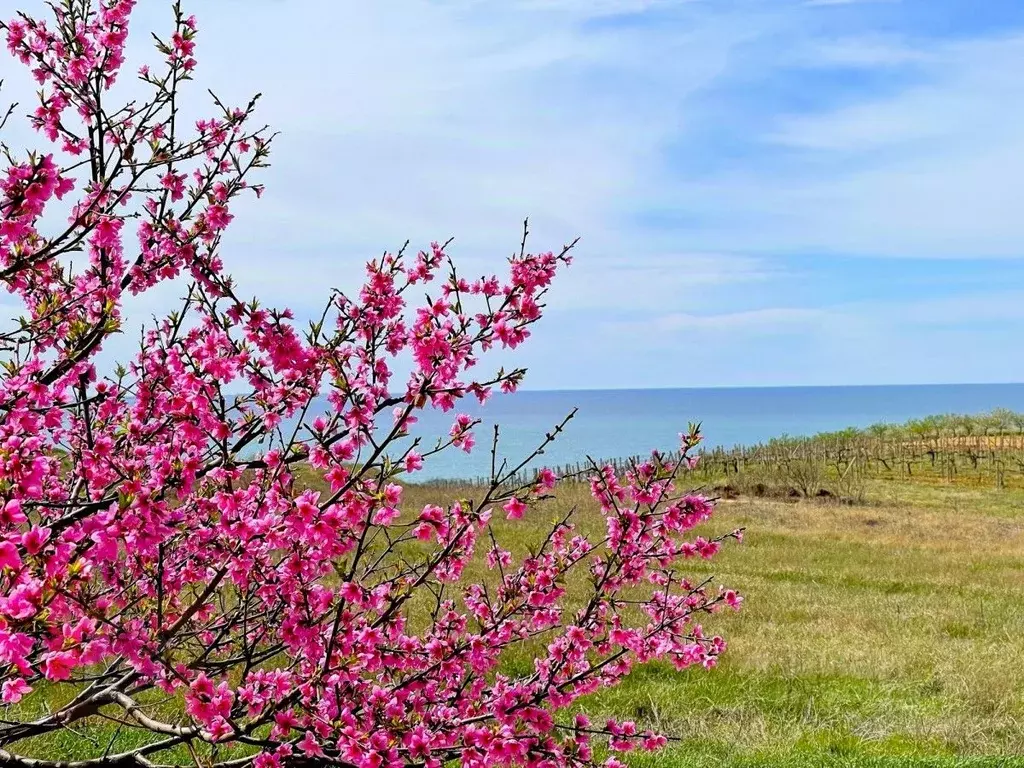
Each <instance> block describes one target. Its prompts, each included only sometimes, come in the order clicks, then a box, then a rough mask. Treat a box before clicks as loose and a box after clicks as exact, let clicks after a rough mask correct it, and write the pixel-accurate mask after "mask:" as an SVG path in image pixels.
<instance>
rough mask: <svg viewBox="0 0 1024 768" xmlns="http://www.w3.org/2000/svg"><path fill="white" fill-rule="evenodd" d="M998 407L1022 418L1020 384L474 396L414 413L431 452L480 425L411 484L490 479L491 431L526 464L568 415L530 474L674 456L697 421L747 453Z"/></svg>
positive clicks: (709, 438) (715, 441)
mask: <svg viewBox="0 0 1024 768" xmlns="http://www.w3.org/2000/svg"><path fill="white" fill-rule="evenodd" d="M996 408H1007V409H1009V410H1013V411H1020V412H1024V384H949V385H908V386H843V387H750V388H747V387H735V388H733V387H723V388H713V389H618V390H574V391H536V390H534V391H531V390H521V391H519V392H516V393H514V394H495V395H494V396H492V397H491V398H490V399H489V400H488V401H487V403H486V404H485V405H484V406H482V407H481V406H480V405H479V403H478V402H477V401H476V400H475V399H474V398H472V397H467V398H465V399H464V400H462V401H461V402H460V403H459V405H458V407H457V408H456V409H455V410H454V411H449V412H448V413H442V412H440V411H433V410H430V409H429V408H428V409H427V410H425V411H421V412H420V420H419V423H418V424H417V425H416V426H415V427H414V430H413V434H414V436H417V435H418V436H420V437H421V438H422V439H423V441H424V442H423V444H424V445H427V444H432V441H433V440H436V438H437V437H438V436H441V435H447V433H448V430H449V429H450V428H451V425H452V421H453V418H454V415H455V414H457V413H467V414H469V415H471V416H473V417H475V418H480V419H482V423H481V424H480V426H478V427H476V428H475V435H476V440H477V445H476V447H475V448H473V450H472V451H471V452H470V453H468V454H467V453H465V452H463V451H461V450H459V449H455V448H449V449H447V450H445V451H443V452H441V453H439V454H437V455H435V456H432V457H430V460H429V461H428V462H427V463H426V464H425V466H424V468H423V470H422V471H421V472H418V473H416V474H415V475H413V476H412V477H410V480H437V479H466V478H476V477H481V476H485V475H488V474H489V471H490V465H491V442H492V438H493V434H494V425H495V424H497V425H498V427H499V441H498V446H499V448H498V458H499V461H500V460H501V459H502V458H505V459H507V460H508V461H509V462H510V464H511V465H514V464H517V463H518V462H519V461H521V460H522V459H523V458H525V457H527V456H529V455H530V454H531V453H532V452H533V450H534V449H535V448H537V447H538V446H539V445H540V443H541V441H543V440H544V437H545V435H546V434H548V433H550V432H552V430H553V429H554V428H555V426H556V425H558V424H559V423H561V422H562V420H563V419H564V418H565V417H566V416H567V415H568V414H569V413H571V412H572V411H573V410H574V409H575V410H576V415H575V416H574V417H573V419H572V420H571V421H570V422H569V423H568V424H567V425H566V427H565V430H564V432H562V433H561V434H559V435H558V436H557V438H556V439H555V440H554V441H553V442H552V443H551V444H550V445H548V446H547V448H546V449H545V451H544V454H543V455H542V456H540V457H538V458H537V460H536V461H535V462H533V464H532V465H531V466H534V467H540V466H551V467H556V466H565V465H571V464H575V463H577V462H582V461H585V460H586V458H587V457H588V456H589V457H592V458H594V459H617V458H626V457H629V456H637V455H645V454H649V453H650V451H651V450H652V449H659V450H661V451H672V450H676V449H677V448H678V446H679V433H680V432H682V431H685V430H686V428H687V425H688V424H689V423H690V422H700V424H701V431H702V433H703V435H704V444H705V445H706V446H711V447H714V446H724V447H732V446H735V445H751V444H755V443H759V442H763V441H767V440H770V439H771V438H774V437H781V436H784V435H788V436H791V437H796V436H805V435H814V434H817V433H819V432H830V431H834V430H841V429H845V428H847V427H866V426H869V425H871V424H875V423H879V422H885V423H902V422H905V421H907V420H908V419H915V418H922V417H924V416H930V415H935V414H945V413H958V414H981V413H986V412H989V411H992V410H994V409H996Z"/></svg>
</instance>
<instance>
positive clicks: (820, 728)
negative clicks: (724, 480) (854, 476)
mask: <svg viewBox="0 0 1024 768" xmlns="http://www.w3.org/2000/svg"><path fill="white" fill-rule="evenodd" d="M478 493H479V491H478V490H474V489H465V490H462V491H460V492H457V491H455V490H453V489H451V488H444V489H440V488H432V487H429V486H412V487H410V488H409V489H407V497H408V498H407V500H406V501H407V504H408V506H409V507H410V508H417V507H418V506H419V505H421V504H423V503H426V502H428V501H429V502H439V503H443V502H445V501H448V500H450V499H451V498H453V496H457V495H466V496H470V497H471V496H473V495H475V494H478ZM866 499H867V501H866V503H864V504H860V505H847V504H840V503H836V502H828V501H825V502H823V501H815V500H803V501H798V502H793V501H781V500H770V499H754V498H749V497H743V498H740V499H738V500H733V501H723V502H722V503H721V504H720V506H719V511H718V514H717V515H716V517H715V518H714V520H713V521H712V522H711V523H709V524H708V526H707V530H708V531H716V532H724V531H727V530H731V529H732V528H734V527H737V526H745V527H746V529H747V533H746V539H745V541H744V543H743V544H741V545H736V544H733V545H731V546H729V547H727V548H726V549H725V550H724V551H723V553H722V554H721V555H720V556H719V557H717V558H716V559H715V560H713V561H711V562H704V561H701V562H697V563H693V562H690V563H688V570H689V574H690V575H692V576H700V577H703V576H712V575H713V576H714V577H715V583H716V584H717V583H722V584H727V585H729V586H732V587H735V588H737V589H739V590H740V591H741V592H742V593H743V594H744V595H745V596H746V603H745V605H744V610H742V611H741V612H739V613H737V614H734V613H731V612H729V613H727V614H722V615H721V616H720V617H716V618H715V619H714V620H713V621H711V622H709V626H708V629H709V630H713V631H715V632H720V633H721V634H723V635H724V636H725V637H726V638H727V640H728V641H729V650H728V652H727V653H726V655H725V656H724V657H723V660H722V663H721V665H720V666H719V667H718V668H716V669H714V670H710V671H706V670H687V671H684V672H677V671H675V670H674V669H672V668H671V667H669V666H667V665H663V664H654V665H649V666H646V667H642V668H639V669H638V670H636V671H635V672H634V674H632V675H631V676H630V677H629V678H628V679H627V681H626V682H625V683H624V684H623V685H621V686H619V687H617V688H614V689H610V690H607V691H604V692H602V693H600V694H598V695H596V696H594V697H592V698H590V699H589V700H586V701H585V702H584V707H583V708H584V709H586V710H587V711H588V712H589V713H590V714H591V715H592V716H593V717H597V718H599V717H602V716H609V715H615V716H618V717H624V718H633V719H636V720H637V721H639V722H640V723H642V724H644V725H653V726H656V727H658V728H659V729H660V730H662V731H663V732H665V733H668V734H672V735H674V736H676V737H678V738H679V741H677V742H674V743H673V744H672V745H671V746H670V747H669V748H668V749H667V750H665V751H663V752H661V753H658V754H656V755H649V754H639V753H638V754H632V755H630V756H629V762H630V763H631V764H632V765H635V766H638V767H643V768H647V767H651V768H654V767H655V766H657V767H658V768H690V767H696V766H728V767H731V768H747V767H750V768H753V766H782V767H783V768H810V767H811V766H849V767H850V768H890V767H892V768H903V767H904V766H921V767H922V768H924V767H934V768H952V767H953V766H978V767H979V768H981V767H982V766H985V767H988V766H992V767H993V768H994V767H995V766H1007V767H1009V766H1021V767H1022V768H1024V757H1017V756H1024V567H1022V566H1024V491H1018V490H997V489H994V488H993V489H982V488H964V487H962V486H942V485H935V484H928V485H916V484H910V483H906V482H902V483H898V482H892V481H874V482H871V483H869V485H868V487H867V489H866ZM573 504H579V505H581V509H582V510H583V515H584V517H585V518H587V519H588V520H589V521H590V522H589V524H591V525H594V524H596V523H597V516H596V513H595V511H594V510H593V507H592V506H591V505H590V503H589V501H588V499H587V494H586V490H585V489H584V488H583V487H576V488H573V487H569V488H567V489H565V494H564V495H563V496H562V497H561V498H560V499H558V500H557V501H555V502H553V503H552V504H551V505H549V506H548V507H542V508H541V509H539V510H535V511H534V512H531V513H530V515H528V517H527V520H524V524H523V525H520V526H517V527H516V528H513V527H512V526H511V525H510V524H508V523H506V522H504V521H500V522H498V523H496V529H497V531H498V535H499V538H504V537H507V538H508V540H513V531H515V537H514V539H515V541H517V543H518V544H519V545H520V546H522V544H523V542H525V541H526V540H529V539H530V538H531V535H538V536H539V535H540V534H541V532H542V531H543V530H544V528H545V525H546V523H547V521H549V520H551V519H554V518H556V517H559V516H560V515H561V514H562V513H563V512H564V510H565V509H568V507H569V506H571V505H573ZM530 520H532V521H533V522H532V524H531V523H530V522H529V521H530ZM524 528H525V529H526V530H524ZM478 575H479V573H478V571H477V570H476V569H475V568H474V569H471V570H470V572H468V573H467V578H468V579H472V578H474V577H475V576H478ZM530 663H531V656H530V651H527V652H524V653H521V654H519V655H518V656H517V657H515V658H511V659H509V665H510V667H511V668H514V669H518V668H519V667H520V666H521V667H523V668H527V667H528V666H529V665H530ZM37 701H38V699H37ZM54 703H58V702H50V705H51V706H52V705H53V704H54ZM0 716H2V715H0ZM113 735H114V728H113V726H111V724H109V723H95V724H93V725H92V726H91V728H90V736H91V737H92V738H94V739H96V741H97V743H99V744H100V745H101V746H100V747H99V750H100V752H102V749H103V747H104V746H105V745H106V743H107V741H108V740H109V739H110V738H111V736H113ZM135 738H139V736H138V735H137V734H127V733H122V734H120V735H119V736H118V737H117V739H116V743H117V747H116V748H125V747H127V746H128V744H129V741H130V740H132V739H135ZM22 746H24V745H19V747H22ZM80 746H81V741H80V740H78V739H77V737H75V736H74V734H71V733H68V732H63V733H58V734H55V735H52V736H50V737H47V738H45V739H40V740H37V742H36V743H35V744H34V745H32V750H31V752H32V753H33V754H35V755H36V756H45V757H48V758H50V759H54V758H63V759H70V758H73V757H77V756H80V752H78V751H77V750H78V749H79V748H80ZM115 751H116V750H115ZM94 753H95V749H92V750H90V754H94ZM172 757H173V758H176V759H179V760H182V762H183V763H186V764H187V763H188V757H187V756H186V755H184V754H179V755H176V756H162V760H161V761H162V762H166V761H167V760H169V759H172Z"/></svg>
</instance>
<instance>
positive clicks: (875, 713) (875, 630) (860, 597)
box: [588, 483, 1024, 768]
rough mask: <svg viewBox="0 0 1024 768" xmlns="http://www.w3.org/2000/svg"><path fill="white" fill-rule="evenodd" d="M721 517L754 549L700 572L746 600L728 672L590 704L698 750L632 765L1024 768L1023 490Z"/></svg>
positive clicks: (731, 619) (933, 490)
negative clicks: (737, 527) (971, 767)
mask: <svg viewBox="0 0 1024 768" xmlns="http://www.w3.org/2000/svg"><path fill="white" fill-rule="evenodd" d="M719 509H720V512H719V516H718V517H717V519H716V521H715V522H714V523H712V524H711V527H717V528H722V529H728V528H730V527H732V526H734V525H744V526H746V527H747V538H746V541H745V543H744V544H743V545H741V546H739V547H736V546H733V547H730V548H729V549H728V550H726V551H725V552H723V554H722V555H720V556H719V557H718V558H716V559H715V560H714V561H712V562H711V563H699V564H696V565H694V567H693V568H691V570H692V571H694V572H699V573H702V574H707V575H711V574H714V575H715V576H716V581H719V582H721V583H724V584H728V585H730V586H733V587H736V588H738V589H740V590H741V591H742V592H743V593H744V594H745V595H746V597H747V602H746V604H745V606H744V610H743V611H742V612H741V613H740V614H737V615H735V616H728V617H726V616H723V617H722V619H721V620H719V621H717V622H716V623H715V629H716V630H720V631H721V632H722V633H723V634H724V635H725V636H726V637H727V638H728V639H729V641H730V648H729V651H728V653H727V654H726V656H725V657H724V658H723V663H722V664H721V666H720V667H719V668H718V669H715V670H712V671H710V672H706V671H703V670H692V671H686V672H684V673H678V672H675V671H673V670H672V669H669V668H666V667H661V666H653V667H648V668H647V669H645V670H641V671H639V672H638V673H637V674H634V675H633V676H632V677H631V678H630V679H629V680H628V681H627V682H626V683H625V684H624V685H623V686H621V687H620V688H618V689H615V690H612V691H608V692H605V693H603V694H601V695H600V696H597V697H596V698H595V699H594V700H593V701H592V702H590V703H589V706H588V709H591V710H592V711H593V712H594V713H597V714H602V715H603V714H612V713H618V714H622V715H630V716H633V717H635V718H637V719H639V720H644V721H646V722H651V723H656V724H659V725H660V727H661V728H662V729H663V730H665V731H667V732H670V733H674V734H676V735H678V736H680V737H681V738H682V739H683V741H682V742H680V743H677V744H676V745H674V746H673V747H672V748H670V749H669V750H668V751H667V752H664V753H661V754H659V755H657V756H643V755H638V756H635V757H634V758H633V760H632V762H633V764H635V765H645V766H646V765H657V766H672V767H673V768H675V767H676V766H678V767H679V768H684V767H689V766H705V765H722V766H794V767H796V766H801V767H802V766H818V765H823V766H824V765H829V766H831V765H841V766H865V767H867V766H872V767H873V766H961V765H963V766H969V765H979V766H982V765H985V766H989V765H991V766H997V765H998V766H1011V765H1021V766H1024V757H1019V758H1018V757H1016V756H1019V755H1024V668H1022V665H1021V661H1022V660H1024V570H1022V562H1024V561H1022V555H1024V493H1020V492H1018V491H996V490H991V491H988V490H964V489H961V488H941V487H925V488H919V487H915V486H910V485H908V484H899V485H898V487H896V486H894V485H893V484H891V483H889V484H882V483H879V484H875V485H874V486H873V487H872V488H871V489H870V493H869V504H867V505H864V506H849V505H842V504H836V503H820V502H810V501H802V502H799V503H785V502H778V501H764V500H745V499H741V500H738V501H733V502H725V503H723V504H721V505H720V508H719ZM983 755H990V756H1001V757H991V758H987V759H984V760H982V759H980V756H983Z"/></svg>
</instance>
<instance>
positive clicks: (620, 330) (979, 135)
mask: <svg viewBox="0 0 1024 768" xmlns="http://www.w3.org/2000/svg"><path fill="white" fill-rule="evenodd" d="M140 5H141V6H143V7H142V8H141V9H140V11H139V21H140V22H141V26H142V27H151V28H153V29H159V28H161V26H162V25H163V22H164V20H165V19H166V18H168V17H167V14H166V12H165V9H164V8H163V4H162V3H158V2H152V3H151V2H149V1H148V0H147V2H145V3H141V4H140ZM190 5H191V6H192V9H193V10H194V11H195V13H196V14H197V16H198V18H199V22H200V32H201V37H200V41H199V44H200V48H199V54H200V68H199V71H198V77H199V84H200V85H203V86H207V85H208V86H211V87H213V88H214V90H215V91H217V92H218V94H219V95H221V96H223V97H225V98H227V99H228V100H230V101H235V102H241V101H244V100H245V98H246V97H247V96H248V95H250V94H251V93H252V92H255V91H262V92H263V93H264V102H263V108H262V112H261V117H262V118H263V119H264V120H266V121H267V122H269V123H270V124H272V125H273V126H274V127H276V128H278V129H279V130H280V131H281V132H282V133H281V136H280V138H279V140H278V143H277V145H276V149H275V156H274V166H273V168H272V169H270V170H269V171H268V172H267V173H266V174H265V179H264V180H265V182H266V184H267V187H268V191H267V194H266V195H265V196H264V198H263V200H262V201H260V202H259V203H255V204H251V205H250V204H246V205H245V207H244V209H241V210H239V211H238V214H239V215H238V218H237V219H236V223H235V225H234V226H233V232H232V233H231V236H230V238H229V240H228V242H227V243H226V245H225V251H224V256H225V260H226V262H227V263H228V265H229V266H230V267H231V269H232V270H233V271H234V272H235V274H236V275H237V276H238V278H239V282H240V284H241V285H242V287H243V290H247V292H249V293H254V294H259V295H261V296H265V297H266V298H267V299H268V300H269V301H271V302H272V303H277V304H279V305H280V304H285V305H288V306H291V307H293V308H295V309H296V310H297V311H298V312H299V313H304V312H311V311H313V310H314V308H315V307H317V306H318V305H319V303H320V300H321V297H322V296H323V295H324V288H325V287H326V286H329V285H337V286H341V287H343V288H349V289H354V288H355V286H356V280H357V279H358V275H359V272H360V265H361V263H362V261H364V260H365V259H366V258H367V257H370V256H374V255H376V254H378V253H379V252H380V251H382V250H384V249H391V248H395V247H397V246H398V245H400V244H401V243H402V242H403V241H404V240H405V239H407V238H411V239H412V240H413V243H414V244H420V243H422V244H426V243H427V242H429V240H431V239H445V238H447V237H448V236H450V235H454V236H455V238H456V241H455V246H454V248H453V254H454V255H455V256H456V257H458V258H459V259H460V260H461V261H462V262H463V263H464V265H465V266H466V269H467V270H468V271H469V272H470V273H480V272H483V271H492V270H494V269H496V268H498V267H499V266H500V260H501V259H502V258H503V257H504V256H506V255H507V254H508V253H510V252H511V251H512V250H513V247H514V246H515V244H516V243H517V242H518V236H519V228H520V223H521V221H522V219H523V217H524V216H530V217H531V220H532V222H533V230H534V239H533V244H534V246H536V247H538V248H541V247H544V248H550V247H557V246H559V245H560V244H561V243H562V242H565V241H567V240H569V239H571V238H572V237H574V236H575V235H577V234H579V235H581V236H582V241H581V244H580V246H579V252H578V260H577V263H576V264H575V265H574V267H573V268H572V270H571V271H570V272H568V273H566V274H565V275H564V277H563V279H562V281H561V282H560V283H559V284H558V285H557V286H556V288H555V289H554V290H553V292H552V294H551V297H550V310H549V314H548V316H547V317H546V319H545V320H544V321H543V322H542V323H541V324H540V325H539V326H538V327H537V328H536V331H535V335H534V338H533V339H532V340H531V343H530V344H529V345H528V346H527V347H526V348H524V349H523V350H521V353H519V354H517V359H518V360H519V361H521V362H523V363H525V364H527V365H528V366H529V367H530V369H531V374H530V377H529V379H528V382H529V384H530V386H532V387H534V388H595V387H644V386H658V387H670V386H718V385H791V384H865V383H925V382H929V383H933V382H934V383H939V382H968V381H970V382H985V381H1021V380H1024V355H1022V354H1021V353H1020V349H1021V339H1024V259H1022V257H1024V77H1022V76H1021V72H1024V3H1020V2H1018V0H984V2H981V1H980V0H903V1H902V2H900V1H899V0H876V1H874V2H872V1H868V0H859V1H858V0H816V1H815V0H693V1H692V2H685V1H681V0H664V1H659V0H502V2H495V1H493V0H433V1H429V2H428V1H427V0H419V1H413V0H391V1H389V2H386V3H351V2H336V1H335V0H287V2H285V0H216V1H215V2H203V3H199V2H196V1H195V0H194V1H193V2H192V3H191V4H190ZM137 32H138V30H137ZM136 41H137V43H136V48H135V51H136V52H137V53H140V54H141V53H144V51H145V44H146V43H145V39H144V37H143V35H140V34H136ZM3 67H4V69H5V70H6V69H7V62H6V61H5V62H4V64H3ZM11 85H14V83H13V81H12V82H11ZM195 95H196V98H197V99H200V101H197V102H196V105H197V106H196V108H197V109H198V104H200V103H201V97H202V89H200V88H197V89H195ZM175 290H178V289H177V288H169V289H166V290H164V291H162V292H161V293H159V294H157V295H155V296H151V297H148V298H147V299H145V300H144V301H142V302H141V303H139V305H138V306H136V307H134V308H133V311H134V312H136V313H138V314H139V315H140V316H142V315H145V314H149V313H151V312H154V311H159V310H160V307H161V302H162V301H166V300H167V299H169V298H171V297H172V294H173V293H174V291H175Z"/></svg>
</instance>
